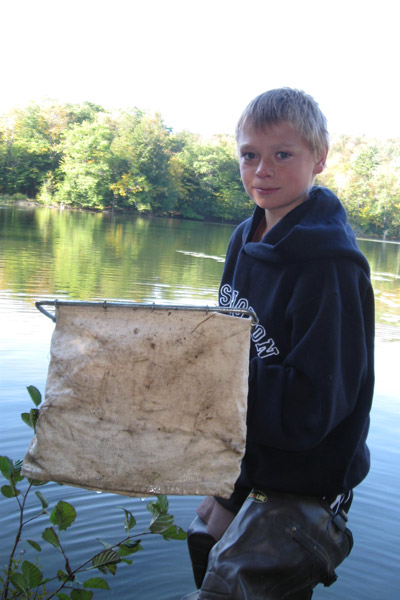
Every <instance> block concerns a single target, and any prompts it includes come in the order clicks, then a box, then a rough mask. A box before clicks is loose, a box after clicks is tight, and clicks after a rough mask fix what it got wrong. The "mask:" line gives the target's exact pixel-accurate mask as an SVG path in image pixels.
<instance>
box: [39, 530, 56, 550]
mask: <svg viewBox="0 0 400 600" xmlns="http://www.w3.org/2000/svg"><path fill="white" fill-rule="evenodd" d="M42 538H43V539H44V541H45V542H49V544H52V545H53V546H55V547H56V548H59V547H60V541H59V539H58V535H57V534H56V532H55V531H54V529H53V528H52V527H46V529H45V530H44V531H43V533H42Z"/></svg>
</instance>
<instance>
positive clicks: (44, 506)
mask: <svg viewBox="0 0 400 600" xmlns="http://www.w3.org/2000/svg"><path fill="white" fill-rule="evenodd" d="M35 495H36V496H37V497H38V498H39V500H40V504H41V505H42V508H43V510H46V508H48V507H49V503H48V502H47V500H46V498H45V497H44V496H43V494H42V493H41V492H35Z"/></svg>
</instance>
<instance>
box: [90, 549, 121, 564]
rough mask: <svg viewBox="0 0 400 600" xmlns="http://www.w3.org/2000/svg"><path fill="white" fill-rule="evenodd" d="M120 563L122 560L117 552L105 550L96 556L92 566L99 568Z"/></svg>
mask: <svg viewBox="0 0 400 600" xmlns="http://www.w3.org/2000/svg"><path fill="white" fill-rule="evenodd" d="M119 562H121V558H120V556H119V554H118V553H117V552H115V550H104V551H103V552H100V553H99V554H96V556H95V557H94V558H93V560H92V565H93V567H97V568H98V567H104V566H106V565H111V564H114V563H119Z"/></svg>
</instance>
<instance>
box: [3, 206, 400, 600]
mask: <svg viewBox="0 0 400 600" xmlns="http://www.w3.org/2000/svg"><path fill="white" fill-rule="evenodd" d="M232 231H233V226H231V225H219V224H209V223H195V222H189V221H177V220H172V219H152V218H141V217H133V216H121V215H116V216H111V215H102V214H91V213H83V212H69V211H59V210H55V209H46V208H37V209H34V208H24V207H16V206H14V207H10V206H1V207H0V331H1V336H0V408H1V421H0V454H6V455H8V456H11V457H13V458H14V459H16V458H23V456H24V453H25V451H26V449H27V446H28V444H29V441H30V439H31V436H32V433H31V430H30V429H28V427H26V425H24V424H23V423H22V421H21V420H20V413H21V412H24V411H27V410H29V409H30V408H31V401H30V399H29V397H28V394H27V392H26V386H28V385H31V384H32V385H35V386H36V387H38V388H39V389H40V390H41V391H44V387H45V381H46V375H47V367H48V359H49V348H50V338H51V334H52V332H53V328H54V324H53V323H52V322H51V321H50V319H47V318H46V317H45V316H43V315H42V314H41V313H39V312H38V311H37V310H36V309H35V307H34V301H35V300H40V299H42V300H43V299H54V298H59V299H61V298H64V299H78V300H103V299H108V300H113V299H114V300H129V301H133V302H157V303H174V304H201V305H206V304H208V305H214V304H215V303H216V299H217V291H218V285H219V279H220V276H221V272H222V268H223V262H224V255H225V251H226V245H227V242H228V240H229V237H230V235H231V233H232ZM359 243H360V246H361V248H362V250H363V252H364V253H365V254H366V256H367V258H368V260H369V261H370V265H371V270H372V278H373V285H374V290H375V295H376V315H377V324H376V336H377V339H376V391H375V399H374V407H373V412H372V424H371V431H370V436H369V446H370V449H371V454H372V467H371V472H370V474H369V476H368V477H367V479H366V480H365V481H364V482H363V483H362V484H361V485H360V486H359V487H358V488H357V490H356V495H355V500H354V502H353V507H352V510H351V514H350V527H351V529H352V530H353V533H354V537H355V546H354V549H353V552H352V554H351V556H350V557H349V558H348V559H347V560H346V561H345V562H344V563H343V565H342V566H341V567H339V568H338V570H337V571H338V575H339V579H338V581H337V583H335V585H333V586H332V587H331V588H323V587H321V588H318V589H317V591H316V592H315V595H314V597H315V598H316V600H339V599H340V600H383V599H384V600H398V599H399V598H400V575H399V573H400V571H399V557H400V552H399V539H400V506H399V504H400V502H399V501H400V469H399V464H400V442H399V433H398V432H399V429H400V386H399V383H398V379H399V377H398V370H399V367H400V362H399V359H400V244H395V243H389V242H385V243H381V242H372V241H367V240H360V241H359ZM82 460H83V461H84V457H82ZM3 483H5V482H4V481H3V482H2V483H1V485H3ZM42 492H43V493H44V494H45V495H46V497H47V498H48V499H49V501H50V503H51V505H53V504H54V503H56V502H57V501H58V500H59V499H64V500H67V501H70V502H71V503H72V504H73V505H74V506H75V508H76V510H77V513H78V517H77V520H76V522H75V524H74V525H73V526H72V528H71V529H70V530H69V531H68V532H67V534H66V535H65V543H66V546H67V548H69V553H70V555H71V557H72V561H73V563H74V564H75V563H77V562H78V561H80V560H83V559H84V558H87V557H88V556H89V553H90V552H92V553H94V552H95V551H98V550H99V549H100V546H99V543H98V541H97V539H98V538H100V539H103V540H107V541H109V542H115V541H118V540H120V539H122V537H123V536H124V530H123V513H122V511H121V509H120V508H119V507H120V506H121V505H122V506H124V507H126V508H128V509H129V510H131V511H132V512H133V513H134V514H135V516H136V517H137V520H138V523H139V524H138V531H140V530H141V529H140V527H142V526H143V527H144V525H145V524H146V523H148V521H149V520H150V515H149V513H148V512H147V511H146V503H147V500H142V499H131V498H126V497H121V496H116V495H112V494H104V493H103V494H98V493H93V492H88V491H85V490H80V489H76V488H71V487H67V486H62V487H60V486H58V485H55V484H49V485H47V486H46V487H45V488H42ZM169 501H170V512H171V513H172V514H173V515H174V516H175V520H176V523H177V524H178V525H180V526H182V527H183V528H186V527H187V526H188V525H189V523H190V521H191V519H192V517H193V514H194V510H195V508H196V506H197V505H198V503H199V501H200V499H199V498H197V497H193V496H189V497H174V496H170V497H169ZM14 502H15V500H13V499H10V500H7V499H5V498H3V497H0V523H1V531H2V544H1V547H0V568H1V567H2V565H4V564H5V563H6V560H7V556H8V553H9V548H10V544H11V539H12V535H13V532H14V531H15V527H16V523H15V521H14V519H10V515H13V516H14V517H15V515H16V511H15V510H14V507H13V503H14ZM33 510H34V509H33V508H31V507H30V506H29V508H28V515H31V514H33ZM45 526H47V524H46V525H45V524H44V522H43V524H41V523H37V522H34V523H33V524H32V526H31V527H30V529H29V530H27V532H26V534H25V535H26V537H28V538H30V539H35V538H38V537H39V535H40V532H41V531H42V530H43V529H44V527H45ZM142 545H143V548H144V551H143V552H139V553H138V554H135V555H134V556H133V560H134V562H133V564H132V566H128V565H123V566H121V567H119V574H117V576H116V577H115V578H112V577H110V578H109V579H110V587H111V591H108V592H102V591H99V592H96V593H95V598H116V599H117V598H118V599H122V600H125V599H126V600H130V599H137V600H149V599H150V598H151V599H152V600H177V599H178V598H180V596H181V595H183V594H184V593H187V592H189V591H192V590H193V589H194V584H193V580H192V574H191V568H190V563H189V559H188V555H187V550H186V543H185V542H178V541H171V542H165V541H164V540H162V539H161V538H160V537H159V536H149V538H148V539H147V538H146V539H143V544H142ZM43 546H44V547H43V551H42V553H41V554H40V555H39V562H40V564H41V565H42V566H47V567H49V566H54V565H59V566H60V567H61V566H62V564H61V562H59V563H57V560H58V555H57V552H54V551H53V550H52V549H51V548H50V546H49V549H48V550H47V549H46V550H45V544H43ZM24 547H25V548H27V545H26V544H25V545H24ZM28 548H29V547H28ZM35 556H36V553H35V551H34V550H32V549H27V552H26V555H25V557H26V558H27V559H28V560H34V557H35Z"/></svg>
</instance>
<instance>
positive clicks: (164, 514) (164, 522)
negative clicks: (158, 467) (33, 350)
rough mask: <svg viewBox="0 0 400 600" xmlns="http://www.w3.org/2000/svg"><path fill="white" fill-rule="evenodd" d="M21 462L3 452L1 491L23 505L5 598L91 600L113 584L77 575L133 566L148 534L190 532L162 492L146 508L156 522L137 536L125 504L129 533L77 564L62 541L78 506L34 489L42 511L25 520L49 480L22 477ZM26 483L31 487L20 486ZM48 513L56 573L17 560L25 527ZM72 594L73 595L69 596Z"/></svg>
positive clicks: (33, 393)
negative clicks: (30, 502)
mask: <svg viewBox="0 0 400 600" xmlns="http://www.w3.org/2000/svg"><path fill="white" fill-rule="evenodd" d="M27 389H28V392H29V395H30V397H31V399H32V401H33V403H34V405H35V408H33V409H31V411H30V412H29V413H22V415H21V418H22V420H23V421H24V423H26V424H27V425H29V426H30V427H32V428H33V430H34V431H35V429H36V422H37V418H38V414H39V410H38V407H39V405H40V403H41V400H42V398H41V394H40V392H39V390H37V388H35V387H34V386H29V387H28V388H27ZM21 467H22V461H21V460H17V461H13V460H12V459H10V458H8V457H7V456H0V471H1V474H2V475H3V477H4V478H5V479H6V480H7V484H6V485H3V486H2V487H1V490H0V491H1V494H2V496H3V497H4V498H7V499H12V498H14V499H15V500H16V504H17V509H18V526H17V531H16V535H15V539H14V542H13V544H12V548H11V551H10V555H9V560H8V564H7V566H6V567H5V568H4V569H3V573H4V577H3V576H0V582H1V583H2V585H3V588H2V594H1V600H11V599H13V598H24V599H31V598H35V599H38V600H39V599H42V600H50V599H51V598H58V599H59V600H66V599H71V600H91V598H92V597H93V591H91V590H92V589H102V590H108V589H109V585H108V582H107V581H106V580H105V579H104V578H103V577H100V576H93V577H89V578H88V579H86V580H85V581H84V582H83V583H82V582H78V580H77V575H78V574H83V573H89V572H91V571H93V570H98V571H100V573H102V574H103V575H106V574H112V575H115V574H116V573H117V566H118V564H120V563H126V564H129V565H130V564H132V559H131V558H129V557H131V556H132V555H133V554H135V553H136V552H138V551H140V550H143V548H142V546H141V539H142V538H143V537H144V536H146V535H152V534H159V535H161V536H162V537H163V538H164V539H165V540H172V539H174V540H184V539H186V533H185V532H184V531H183V530H182V529H181V528H180V527H178V526H177V525H175V524H174V517H173V516H172V515H170V514H168V499H167V497H166V496H163V495H159V496H157V498H156V499H155V500H151V501H150V502H148V504H147V510H148V511H149V512H150V514H151V517H152V518H151V521H150V524H149V526H148V528H147V529H146V530H145V531H143V532H141V533H138V534H133V532H132V530H133V529H134V528H135V526H136V519H135V517H134V515H133V514H132V513H131V512H130V511H129V510H128V509H126V508H124V507H122V506H121V507H120V508H121V509H122V511H123V513H124V530H125V533H126V535H125V537H124V538H123V539H122V540H120V541H118V542H117V543H114V544H109V543H108V542H106V541H102V540H99V541H100V543H101V544H102V546H103V549H102V550H100V551H99V552H97V553H96V554H95V555H93V556H91V557H90V558H88V559H86V560H85V561H84V562H82V563H81V564H80V565H78V566H72V564H71V561H70V559H69V557H68V554H67V550H66V548H65V544H64V542H63V543H61V540H60V532H62V531H65V530H67V529H69V527H70V526H71V525H72V524H73V523H74V521H75V519H76V516H77V513H76V510H75V508H74V507H73V506H72V505H71V504H69V503H68V502H65V501H64V500H60V501H59V502H58V503H57V504H56V505H55V507H54V508H53V510H52V511H51V512H50V511H49V503H48V501H47V499H46V498H45V496H44V495H43V493H42V492H41V491H39V490H36V491H35V496H36V498H37V500H38V501H39V510H38V512H37V513H36V514H34V515H33V516H31V517H30V518H25V511H26V504H27V499H28V496H29V495H30V494H31V491H32V488H33V487H35V486H44V485H46V483H43V482H39V481H35V480H31V479H25V478H24V477H23V476H22V475H21ZM21 484H23V485H24V486H26V489H25V490H24V491H22V490H21ZM43 516H47V517H48V519H49V521H50V523H49V525H48V526H47V527H45V529H44V530H43V531H42V533H41V538H42V540H43V541H44V542H46V543H47V544H49V545H50V546H52V547H53V548H56V549H57V550H59V552H60V553H61V555H62V557H63V562H64V568H63V569H59V570H58V571H57V573H56V574H55V575H53V576H51V577H46V576H45V575H44V573H43V572H42V570H41V568H40V567H39V566H38V565H37V564H34V563H33V562H31V561H28V560H24V561H22V564H21V559H17V558H16V556H17V550H18V548H19V545H20V544H21V541H22V532H23V530H24V528H25V527H26V526H27V525H28V524H29V523H31V522H32V521H34V520H36V519H38V518H39V517H43ZM26 542H27V543H28V544H29V545H30V547H31V548H33V549H34V550H35V551H37V552H41V550H42V547H41V543H39V542H38V541H36V540H32V539H27V540H26ZM49 583H52V584H55V586H54V585H53V587H55V589H54V590H53V591H51V592H47V591H46V585H47V584H49ZM68 594H69V595H68Z"/></svg>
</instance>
